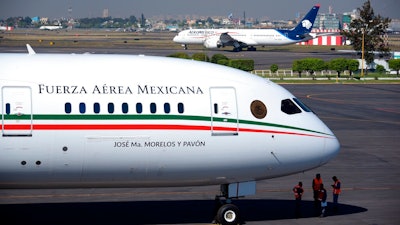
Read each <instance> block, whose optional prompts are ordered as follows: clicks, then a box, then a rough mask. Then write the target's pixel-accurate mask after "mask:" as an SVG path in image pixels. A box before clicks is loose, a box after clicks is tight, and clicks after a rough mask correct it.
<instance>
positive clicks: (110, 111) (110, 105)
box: [107, 102, 114, 113]
mask: <svg viewBox="0 0 400 225" xmlns="http://www.w3.org/2000/svg"><path fill="white" fill-rule="evenodd" d="M107 109H108V113H114V103H111V102H110V103H108V107H107Z"/></svg>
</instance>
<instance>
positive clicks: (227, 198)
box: [215, 181, 256, 225]
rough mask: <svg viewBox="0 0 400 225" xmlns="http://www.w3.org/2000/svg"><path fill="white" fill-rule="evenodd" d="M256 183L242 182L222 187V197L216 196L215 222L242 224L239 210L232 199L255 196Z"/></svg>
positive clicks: (223, 224) (232, 224)
mask: <svg viewBox="0 0 400 225" xmlns="http://www.w3.org/2000/svg"><path fill="white" fill-rule="evenodd" d="M255 192H256V182H255V181H249V182H240V183H231V184H222V185H221V195H217V196H215V222H216V223H219V224H222V225H234V224H235V225H236V224H240V223H241V218H240V212H239V208H238V207H237V206H235V205H234V204H232V199H235V198H236V199H237V198H239V197H244V196H246V195H253V194H255Z"/></svg>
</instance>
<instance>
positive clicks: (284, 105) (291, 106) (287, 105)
mask: <svg viewBox="0 0 400 225" xmlns="http://www.w3.org/2000/svg"><path fill="white" fill-rule="evenodd" d="M293 101H294V102H296V103H297V105H299V106H300V108H301V109H303V111H305V112H312V110H311V109H310V108H308V107H307V106H306V105H305V104H304V103H303V102H301V101H300V100H299V99H297V98H293ZM293 101H292V99H284V100H282V102H281V111H282V112H284V113H286V114H289V115H292V114H296V113H301V109H300V108H299V107H298V106H297V105H296V104H295V103H294V102H293Z"/></svg>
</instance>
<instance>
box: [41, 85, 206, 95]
mask: <svg viewBox="0 0 400 225" xmlns="http://www.w3.org/2000/svg"><path fill="white" fill-rule="evenodd" d="M38 92H39V94H114V95H134V94H137V95H202V94H204V91H203V89H202V88H201V87H199V86H195V85H188V86H181V85H170V86H154V85H147V84H145V85H140V84H138V85H136V86H134V85H132V86H131V85H108V84H103V85H93V86H82V85H46V84H39V85H38Z"/></svg>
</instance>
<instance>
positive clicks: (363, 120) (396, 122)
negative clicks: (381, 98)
mask: <svg viewBox="0 0 400 225" xmlns="http://www.w3.org/2000/svg"><path fill="white" fill-rule="evenodd" d="M319 118H321V119H332V120H341V121H346V120H347V121H358V122H368V123H370V122H374V123H388V124H392V125H393V124H398V125H400V121H399V122H398V121H390V120H388V121H385V120H367V119H356V118H345V117H329V116H319Z"/></svg>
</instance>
